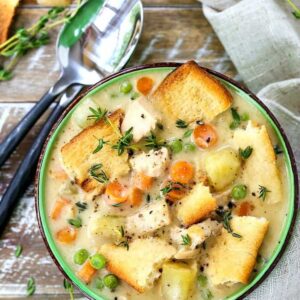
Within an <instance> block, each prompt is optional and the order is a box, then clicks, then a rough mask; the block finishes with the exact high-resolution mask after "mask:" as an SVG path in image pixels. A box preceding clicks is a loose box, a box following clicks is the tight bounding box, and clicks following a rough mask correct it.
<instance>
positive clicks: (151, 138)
mask: <svg viewBox="0 0 300 300" xmlns="http://www.w3.org/2000/svg"><path fill="white" fill-rule="evenodd" d="M165 144H166V141H165V140H158V139H157V137H156V135H155V134H154V133H153V132H152V131H151V133H150V135H148V136H146V137H145V147H146V148H151V149H156V150H157V149H159V148H161V147H162V146H164V145H165Z"/></svg>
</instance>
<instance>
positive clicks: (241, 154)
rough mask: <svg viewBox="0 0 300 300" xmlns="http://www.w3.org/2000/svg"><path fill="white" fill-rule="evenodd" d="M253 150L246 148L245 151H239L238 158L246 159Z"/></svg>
mask: <svg viewBox="0 0 300 300" xmlns="http://www.w3.org/2000/svg"><path fill="white" fill-rule="evenodd" d="M252 151H253V148H252V147H251V146H247V147H246V148H245V149H241V148H240V149H239V154H240V157H241V158H243V159H248V158H249V157H250V155H251V154H252Z"/></svg>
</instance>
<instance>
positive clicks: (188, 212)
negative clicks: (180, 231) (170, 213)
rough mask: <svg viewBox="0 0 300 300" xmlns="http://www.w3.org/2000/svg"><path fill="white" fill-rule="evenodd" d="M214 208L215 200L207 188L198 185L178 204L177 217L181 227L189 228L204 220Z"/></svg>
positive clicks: (215, 205) (200, 184) (215, 206)
mask: <svg viewBox="0 0 300 300" xmlns="http://www.w3.org/2000/svg"><path fill="white" fill-rule="evenodd" d="M216 208H217V202H216V199H214V198H213V196H212V195H211V193H210V192H209V188H208V187H207V186H204V185H203V184H202V183H198V184H197V185H195V186H194V187H193V189H192V190H191V191H190V193H189V194H188V195H187V196H185V197H184V198H182V199H181V200H180V201H179V202H178V206H177V217H178V219H179V221H180V222H181V223H182V224H183V225H185V226H189V225H192V224H194V223H196V222H198V221H200V220H202V219H204V218H205V217H206V216H207V215H208V214H209V213H211V212H212V211H214V210H215V209H216Z"/></svg>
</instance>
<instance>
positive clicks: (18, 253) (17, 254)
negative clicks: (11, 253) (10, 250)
mask: <svg viewBox="0 0 300 300" xmlns="http://www.w3.org/2000/svg"><path fill="white" fill-rule="evenodd" d="M22 251H23V247H22V245H18V246H17V247H16V250H15V257H20V255H21V254H22Z"/></svg>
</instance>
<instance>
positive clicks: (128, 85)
mask: <svg viewBox="0 0 300 300" xmlns="http://www.w3.org/2000/svg"><path fill="white" fill-rule="evenodd" d="M131 90H132V84H131V83H130V82H129V81H124V82H123V83H122V84H121V86H120V92H121V93H123V94H128V93H130V92H131Z"/></svg>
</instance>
